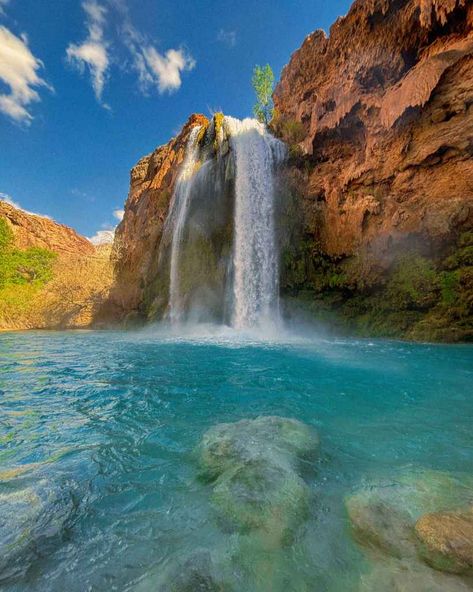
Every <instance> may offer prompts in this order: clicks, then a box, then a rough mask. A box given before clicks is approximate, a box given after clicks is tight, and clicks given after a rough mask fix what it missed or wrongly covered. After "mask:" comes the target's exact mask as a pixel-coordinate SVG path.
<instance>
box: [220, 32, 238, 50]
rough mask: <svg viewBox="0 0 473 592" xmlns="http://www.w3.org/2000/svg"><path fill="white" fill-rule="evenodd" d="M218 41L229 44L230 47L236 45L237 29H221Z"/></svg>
mask: <svg viewBox="0 0 473 592" xmlns="http://www.w3.org/2000/svg"><path fill="white" fill-rule="evenodd" d="M217 41H220V43H224V44H225V45H228V47H235V45H236V42H237V34H236V31H225V29H220V31H219V32H218V34H217Z"/></svg>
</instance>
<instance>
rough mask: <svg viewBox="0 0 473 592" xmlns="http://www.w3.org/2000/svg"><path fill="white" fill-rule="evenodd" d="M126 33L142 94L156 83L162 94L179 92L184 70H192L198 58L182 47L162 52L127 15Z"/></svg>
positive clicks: (128, 47) (124, 36)
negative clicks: (135, 26)
mask: <svg viewBox="0 0 473 592" xmlns="http://www.w3.org/2000/svg"><path fill="white" fill-rule="evenodd" d="M123 33H124V35H123V38H124V42H125V45H126V47H127V49H128V51H129V52H130V53H131V55H132V58H133V67H134V68H135V70H136V71H137V72H138V77H139V82H140V89H141V91H142V92H143V93H146V92H147V91H148V90H149V88H150V87H153V86H154V87H157V89H158V92H159V94H163V93H165V92H168V93H173V92H176V91H177V90H179V88H180V87H181V85H182V74H183V72H189V71H191V70H193V69H194V68H195V66H196V61H195V59H194V58H193V57H192V55H191V54H190V53H189V52H188V51H187V50H186V49H185V48H183V47H181V48H179V49H168V50H167V51H166V52H165V53H160V52H159V51H158V50H157V49H156V48H155V47H154V46H153V45H152V44H151V43H149V41H148V40H147V39H146V38H145V37H144V36H143V35H141V34H140V33H139V32H138V31H137V30H136V29H135V28H134V27H133V25H132V24H131V22H130V19H129V18H128V16H126V18H125V25H124V27H123Z"/></svg>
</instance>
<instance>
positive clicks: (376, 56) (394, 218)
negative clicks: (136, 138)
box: [112, 0, 473, 340]
mask: <svg viewBox="0 0 473 592" xmlns="http://www.w3.org/2000/svg"><path fill="white" fill-rule="evenodd" d="M472 27H473V0H442V1H440V0H357V1H356V2H355V3H354V4H353V6H352V8H351V10H350V11H349V13H348V14H347V16H345V17H343V18H340V19H338V20H337V22H336V23H335V24H334V25H333V27H332V29H331V31H330V35H329V36H326V35H325V33H324V32H321V31H317V32H315V33H313V34H311V35H309V36H308V37H307V39H306V40H305V41H304V43H303V45H302V46H301V48H300V49H299V50H297V51H296V52H295V53H294V55H293V56H292V58H291V60H290V62H289V64H288V65H287V66H286V67H285V68H284V70H283V72H282V75H281V80H280V82H279V84H278V86H277V88H276V90H275V93H274V101H275V107H276V110H275V117H274V119H273V121H272V123H271V128H272V130H273V131H274V133H275V134H276V135H278V136H280V137H282V138H283V139H284V140H285V141H286V143H287V144H288V145H289V153H290V158H289V162H288V166H287V167H286V171H285V172H284V174H283V179H281V180H280V181H281V182H280V189H281V191H280V194H281V195H280V196H278V202H279V203H278V207H279V209H280V212H279V219H278V227H279V229H280V233H281V236H282V240H281V242H282V276H281V289H282V294H283V296H284V297H285V299H286V300H287V302H288V303H289V304H288V307H287V309H286V310H287V313H288V314H293V312H294V307H296V308H297V307H299V306H300V303H302V304H303V308H304V311H305V310H306V309H307V308H309V309H310V310H311V314H313V315H315V316H318V317H320V316H322V317H324V318H327V319H329V320H330V321H331V322H334V321H335V322H341V325H342V326H344V327H348V328H349V329H350V330H354V331H357V332H361V333H364V334H375V335H385V336H386V335H387V336H395V337H399V336H403V337H409V338H415V339H435V340H464V339H473V330H472V326H473V267H472V266H473V232H471V229H472V226H473V106H472V105H473V30H472ZM198 124H202V125H203V126H204V127H206V126H207V124H208V122H207V120H206V118H205V117H203V116H192V117H191V119H190V120H189V122H188V123H187V124H186V125H185V126H184V128H183V130H182V132H181V133H180V134H179V135H178V136H177V137H176V138H175V139H173V140H171V141H170V142H169V143H168V144H166V145H164V146H161V147H160V148H158V149H157V150H155V151H154V152H153V153H152V154H151V155H149V156H147V157H145V158H143V159H142V160H140V161H139V163H138V164H137V165H136V166H135V167H134V168H133V169H132V172H131V188H130V193H129V196H128V200H127V203H126V207H125V217H124V219H123V222H122V223H121V224H120V226H119V227H118V230H117V233H116V240H115V244H114V258H115V261H116V274H117V275H116V283H115V286H114V289H113V290H112V302H113V306H114V307H115V310H116V314H117V316H118V317H120V318H125V317H128V318H129V317H133V316H137V317H146V316H148V317H149V316H150V312H151V313H152V312H153V310H154V311H155V312H156V310H157V308H156V307H158V308H159V306H161V304H162V303H161V304H159V300H160V295H159V293H160V290H161V287H160V286H161V284H162V282H163V277H161V276H163V275H165V274H161V276H160V275H159V271H158V270H159V266H160V262H159V257H158V254H159V247H160V244H161V239H162V237H163V227H164V222H165V219H166V215H167V212H168V208H169V204H170V200H171V196H172V192H173V188H174V185H175V182H176V179H177V175H178V169H179V165H180V164H181V162H182V160H183V158H184V151H185V145H186V141H187V138H188V135H189V131H190V129H191V128H192V127H193V126H195V125H198ZM153 307H154V308H153ZM334 314H335V315H336V316H334ZM151 316H152V315H151ZM158 316H159V315H158Z"/></svg>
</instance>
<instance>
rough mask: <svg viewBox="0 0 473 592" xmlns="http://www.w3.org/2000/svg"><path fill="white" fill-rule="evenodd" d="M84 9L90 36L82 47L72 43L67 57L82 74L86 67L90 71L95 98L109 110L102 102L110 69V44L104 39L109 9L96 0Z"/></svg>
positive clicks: (89, 0)
mask: <svg viewBox="0 0 473 592" xmlns="http://www.w3.org/2000/svg"><path fill="white" fill-rule="evenodd" d="M82 8H83V10H84V12H85V13H86V26H87V31H88V35H87V38H86V40H85V41H84V42H83V43H82V44H80V45H76V44H74V43H71V44H70V45H69V46H68V48H67V49H66V56H67V59H68V61H69V62H70V63H71V64H74V65H76V66H77V67H78V68H79V70H80V71H81V72H83V71H84V69H85V68H86V67H87V68H88V69H89V72H90V77H91V80H92V88H93V89H94V93H95V97H96V99H97V101H98V102H99V103H100V104H101V105H102V106H103V107H105V108H108V105H107V104H106V103H104V102H103V101H102V95H103V91H104V87H105V83H106V81H107V75H108V70H109V67H110V58H109V54H108V43H107V41H106V40H105V37H104V28H105V25H106V15H107V9H106V8H105V7H104V6H101V5H100V4H98V3H97V2H96V1H95V0H87V2H83V3H82Z"/></svg>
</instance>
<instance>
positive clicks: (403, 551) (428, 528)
mask: <svg viewBox="0 0 473 592" xmlns="http://www.w3.org/2000/svg"><path fill="white" fill-rule="evenodd" d="M472 496H473V479H472V478H471V477H467V476H465V477H462V478H460V479H459V478H455V477H453V476H451V475H448V474H445V473H441V472H437V471H427V470H423V471H409V472H407V473H405V474H402V475H400V476H397V477H393V478H391V479H380V480H378V481H375V482H372V483H367V484H365V485H364V486H363V487H362V488H361V489H359V490H358V491H356V492H355V493H354V494H353V495H351V496H350V497H348V498H347V499H346V500H345V504H346V508H347V512H348V516H349V519H350V527H351V531H352V534H353V536H354V538H355V540H356V541H357V542H358V543H359V544H360V545H361V547H362V548H363V549H364V550H365V551H366V553H367V557H368V559H369V561H370V564H371V567H372V569H371V571H370V572H369V573H368V574H367V575H365V576H363V577H362V579H361V583H360V591H361V592H378V591H379V590H381V589H382V590H383V591H386V592H401V591H402V592H411V591H412V592H457V591H458V592H461V591H462V590H471V589H472V586H473V582H472V581H471V579H468V578H467V579H464V578H462V577H458V576H457V575H450V574H447V573H443V574H442V573H441V572H440V571H437V570H443V571H445V572H452V573H458V574H465V575H466V576H469V573H470V571H469V570H470V569H471V566H472V565H473V562H472V557H473V556H472V548H473V512H470V511H468V510H467V509H468V508H469V504H471V500H472ZM452 508H466V510H465V511H464V512H461V511H458V512H452V511H449V510H451V509H452ZM423 560H424V561H423ZM425 563H427V564H428V565H426V564H425ZM429 566H431V567H435V568H436V570H434V569H431V567H429Z"/></svg>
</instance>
